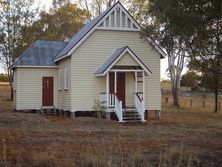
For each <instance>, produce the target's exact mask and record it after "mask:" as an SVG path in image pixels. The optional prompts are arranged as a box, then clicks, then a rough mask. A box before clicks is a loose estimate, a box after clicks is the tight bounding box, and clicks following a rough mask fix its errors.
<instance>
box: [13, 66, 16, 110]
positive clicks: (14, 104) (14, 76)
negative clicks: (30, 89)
mask: <svg viewBox="0 0 222 167" xmlns="http://www.w3.org/2000/svg"><path fill="white" fill-rule="evenodd" d="M12 87H13V108H14V109H15V108H16V96H17V93H16V89H17V88H16V87H17V70H16V69H15V70H14V71H13V84H12Z"/></svg>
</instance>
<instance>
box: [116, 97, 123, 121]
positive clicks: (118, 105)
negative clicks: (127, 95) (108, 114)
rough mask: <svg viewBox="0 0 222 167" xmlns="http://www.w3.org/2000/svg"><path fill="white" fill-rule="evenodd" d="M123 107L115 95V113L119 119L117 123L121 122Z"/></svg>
mask: <svg viewBox="0 0 222 167" xmlns="http://www.w3.org/2000/svg"><path fill="white" fill-rule="evenodd" d="M122 111H123V107H122V101H119V99H118V97H117V96H116V95H115V112H116V115H117V117H118V119H119V122H122V121H123V112H122Z"/></svg>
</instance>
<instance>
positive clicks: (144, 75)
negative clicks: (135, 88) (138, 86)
mask: <svg viewBox="0 0 222 167" xmlns="http://www.w3.org/2000/svg"><path fill="white" fill-rule="evenodd" d="M143 101H145V72H144V71H143ZM144 107H145V106H144Z"/></svg>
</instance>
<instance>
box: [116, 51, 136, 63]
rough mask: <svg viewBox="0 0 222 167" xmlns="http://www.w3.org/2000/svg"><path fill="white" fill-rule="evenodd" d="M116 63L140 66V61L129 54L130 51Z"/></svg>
mask: <svg viewBox="0 0 222 167" xmlns="http://www.w3.org/2000/svg"><path fill="white" fill-rule="evenodd" d="M116 65H119V66H120V65H128V66H138V63H137V62H136V61H135V60H134V59H133V58H132V57H131V56H130V55H129V53H125V54H124V55H123V57H121V59H120V60H119V61H118V62H117V63H116Z"/></svg>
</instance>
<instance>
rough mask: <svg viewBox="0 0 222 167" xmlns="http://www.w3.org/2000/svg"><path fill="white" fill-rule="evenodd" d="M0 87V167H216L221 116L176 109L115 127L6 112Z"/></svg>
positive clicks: (166, 107) (221, 150)
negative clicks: (145, 119) (136, 122)
mask: <svg viewBox="0 0 222 167" xmlns="http://www.w3.org/2000/svg"><path fill="white" fill-rule="evenodd" d="M8 93H9V89H8V87H7V86H0V111H1V112H0V139H1V140H0V166H13V167H14V166H22V167H23V166H52V167H54V166H55V167H57V166H67V167H69V166H82V167H91V166H92V167H93V166H98V167H100V166H104V167H111V166H112V167H113V166H114V167H115V166H116V167H119V166H135V167H136V166H206V167H210V166H218V167H219V166H221V163H222V114H221V113H216V114H215V113H212V112H209V111H206V112H204V111H202V110H196V111H195V112H194V111H193V110H190V109H189V108H182V109H176V108H174V107H172V105H171V104H170V102H168V103H167V104H166V103H165V101H164V100H165V97H163V104H162V105H163V106H162V107H163V109H162V118H161V119H160V120H157V119H155V118H154V116H153V114H154V113H150V114H149V120H148V121H147V122H146V123H144V124H119V123H117V122H116V121H111V120H103V119H99V118H90V117H77V118H76V119H75V120H72V119H69V118H65V117H62V116H41V115H38V114H31V113H18V112H10V111H9V109H10V102H9V101H8V98H9V94H8Z"/></svg>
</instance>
